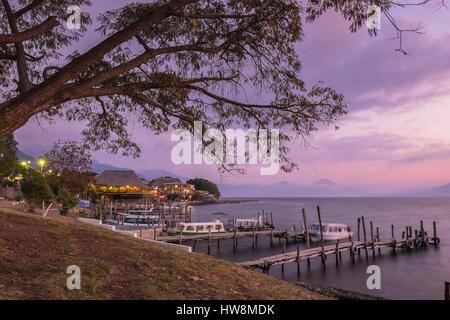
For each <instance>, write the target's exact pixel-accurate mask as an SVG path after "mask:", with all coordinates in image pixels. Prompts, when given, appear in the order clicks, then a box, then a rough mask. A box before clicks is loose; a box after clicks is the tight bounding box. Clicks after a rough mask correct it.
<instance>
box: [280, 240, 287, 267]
mask: <svg viewBox="0 0 450 320" xmlns="http://www.w3.org/2000/svg"><path fill="white" fill-rule="evenodd" d="M285 253H286V241H283V254H285ZM281 272H284V263H282V264H281Z"/></svg>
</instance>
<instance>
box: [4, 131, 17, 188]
mask: <svg viewBox="0 0 450 320" xmlns="http://www.w3.org/2000/svg"><path fill="white" fill-rule="evenodd" d="M16 151H17V149H16V142H15V140H14V137H13V136H12V135H7V136H6V137H5V138H3V139H0V187H1V186H3V187H4V186H12V185H14V184H15V180H14V177H15V176H16V175H17V174H18V173H19V170H20V167H19V164H18V161H17V157H16Z"/></svg>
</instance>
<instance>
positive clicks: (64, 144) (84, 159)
mask: <svg viewBox="0 0 450 320" xmlns="http://www.w3.org/2000/svg"><path fill="white" fill-rule="evenodd" d="M45 158H46V159H47V161H48V167H49V168H50V169H51V170H54V171H58V172H63V171H75V172H86V171H90V170H91V167H92V155H91V153H90V152H89V149H88V148H87V147H86V146H85V145H84V144H82V143H80V142H77V141H62V140H58V141H57V142H55V143H54V144H53V146H52V148H51V149H50V151H48V152H46V153H45Z"/></svg>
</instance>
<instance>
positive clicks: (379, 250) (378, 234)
mask: <svg viewBox="0 0 450 320" xmlns="http://www.w3.org/2000/svg"><path fill="white" fill-rule="evenodd" d="M377 242H380V228H378V227H377ZM378 254H381V248H380V247H378Z"/></svg>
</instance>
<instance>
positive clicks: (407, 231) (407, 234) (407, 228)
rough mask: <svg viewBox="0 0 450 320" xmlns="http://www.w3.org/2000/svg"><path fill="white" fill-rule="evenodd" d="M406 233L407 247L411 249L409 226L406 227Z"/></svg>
mask: <svg viewBox="0 0 450 320" xmlns="http://www.w3.org/2000/svg"><path fill="white" fill-rule="evenodd" d="M405 235H406V249H409V227H406V231H405Z"/></svg>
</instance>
